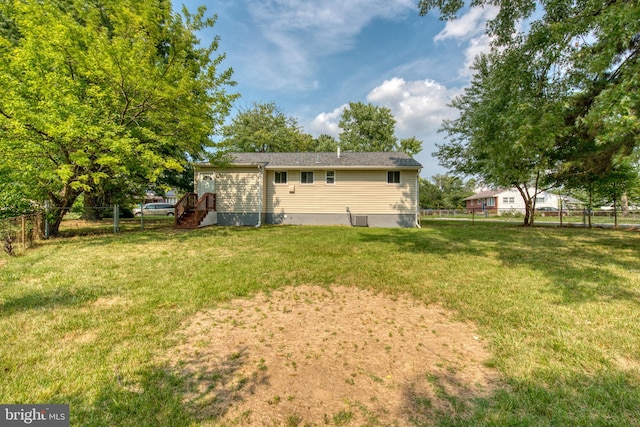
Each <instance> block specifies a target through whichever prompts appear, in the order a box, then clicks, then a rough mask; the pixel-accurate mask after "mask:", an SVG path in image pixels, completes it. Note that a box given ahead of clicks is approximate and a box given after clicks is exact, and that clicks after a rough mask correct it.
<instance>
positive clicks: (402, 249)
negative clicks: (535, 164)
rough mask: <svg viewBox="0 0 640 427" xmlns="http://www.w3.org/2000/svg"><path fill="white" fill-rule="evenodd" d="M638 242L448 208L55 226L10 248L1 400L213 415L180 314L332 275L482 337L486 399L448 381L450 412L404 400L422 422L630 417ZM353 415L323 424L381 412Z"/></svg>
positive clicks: (173, 418)
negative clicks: (415, 220)
mask: <svg viewBox="0 0 640 427" xmlns="http://www.w3.org/2000/svg"><path fill="white" fill-rule="evenodd" d="M639 254H640V233H638V232H634V231H622V230H607V229H592V230H586V229H578V228H563V229H560V228H547V227H540V228H538V227H535V228H531V229H525V228H522V227H519V226H517V225H515V224H504V223H482V222H476V223H475V225H473V226H472V225H471V224H470V223H461V222H456V221H451V222H447V221H429V222H428V223H426V225H425V226H424V227H423V228H422V229H367V228H347V227H284V226H283V227H271V226H269V227H263V228H260V229H254V228H223V227H210V228H205V229H201V230H196V231H177V230H166V229H164V230H162V229H159V230H145V231H138V232H130V233H121V234H115V235H113V234H110V235H98V236H82V237H73V238H64V239H51V240H49V241H47V242H44V243H42V244H41V245H39V246H37V247H36V248H34V249H31V250H28V251H26V252H24V253H23V254H21V255H20V256H18V257H8V256H3V257H1V258H0V403H66V404H69V405H70V408H71V422H72V425H82V426H85V425H89V426H103V425H118V426H121V425H123V426H127V425H130V426H145V425H149V426H152V425H185V426H186V425H195V426H200V425H218V421H220V420H219V418H218V417H219V414H217V413H206V414H205V415H203V413H202V412H197V411H194V410H193V406H192V405H189V404H188V403H185V402H189V396H191V395H192V394H193V392H194V388H195V389H197V388H198V380H199V377H197V376H196V377H194V376H193V375H192V376H189V374H186V373H185V371H184V370H180V369H175V367H174V366H172V365H171V364H170V363H168V362H167V358H166V357H165V356H166V355H167V354H173V353H174V352H175V349H176V348H178V347H179V346H180V345H183V344H185V342H186V341H188V337H185V336H184V334H183V331H184V328H185V324H187V323H189V321H190V320H192V319H196V318H198V316H201V315H202V313H207V312H208V310H213V309H217V308H219V307H225V306H227V305H229V304H231V303H232V302H233V301H236V299H237V298H245V299H249V300H251V299H253V298H254V296H255V295H257V294H261V295H262V291H267V294H266V295H269V294H273V293H276V292H280V291H282V290H285V289H289V287H291V286H295V287H302V286H304V287H306V288H305V289H308V287H321V288H325V289H332V288H338V287H340V288H347V289H361V290H365V291H373V292H375V293H376V295H385V296H387V297H388V298H389V301H394V300H395V299H397V298H410V299H412V300H415V301H418V302H420V303H421V304H422V303H424V305H426V307H442V308H443V310H446V312H447V313H451V316H452V317H451V321H452V322H460V324H461V325H467V326H469V325H471V326H473V328H475V329H474V330H477V334H478V335H479V336H480V337H482V342H483V343H484V344H485V345H486V348H487V351H488V353H489V354H490V358H489V359H488V360H485V361H484V362H483V363H484V365H483V366H484V367H485V368H486V369H487V370H495V371H496V372H497V374H498V377H499V380H497V381H496V384H495V387H494V388H492V390H491V393H490V395H489V396H485V395H483V396H475V397H474V396H470V397H469V396H466V397H465V398H464V399H462V398H456V396H453V395H452V392H451V391H447V390H445V389H443V388H441V389H440V391H441V394H442V395H443V396H444V397H442V396H441V397H442V398H443V399H444V400H447V401H449V403H451V405H449V406H447V407H446V410H443V409H442V408H443V406H442V405H437V404H432V401H433V399H432V400H428V399H426V398H423V397H421V396H420V395H412V396H411V399H413V401H414V403H416V405H417V404H422V406H420V405H417V406H416V407H419V408H418V410H420V411H422V414H420V415H421V416H414V417H413V418H412V420H413V424H415V425H422V424H425V425H470V424H472V425H616V426H617V425H637V422H638V419H639V418H640V353H639V351H638V349H640V274H639V273H640V257H639ZM349 302H350V301H346V303H347V304H348V303H349ZM309 303H311V302H309ZM252 310H259V307H253V308H252ZM398 316H399V317H402V316H403V313H402V312H399V313H398ZM212 327H215V325H214V326H212ZM436 332H437V331H434V334H435V333H436ZM389 334H391V333H389ZM402 339H403V340H404V341H407V342H411V340H412V339H413V337H412V336H411V335H409V334H405V335H404V336H403V338H402ZM203 348H205V347H204V346H203ZM232 355H233V356H231V359H234V358H236V356H235V355H236V353H232ZM239 357H240V354H239V353H238V354H237V358H239ZM294 367H295V366H294ZM427 368H428V367H426V366H425V374H424V375H425V377H426V378H427V379H428V380H430V381H431V380H433V377H432V376H430V374H429V372H428V370H427ZM369 376H370V377H371V379H373V380H374V382H379V381H378V380H380V381H384V378H383V377H381V378H377V377H376V376H375V375H373V374H370V375H369ZM209 380H210V381H209V382H208V383H207V384H208V386H211V384H212V381H213V380H212V379H209ZM357 380H358V378H356V380H355V381H354V382H357ZM348 381H350V379H347V383H346V384H344V383H343V384H344V387H347V388H348V387H349V386H350V384H349V382H348ZM202 383H203V384H204V383H205V381H204V379H203V381H202ZM200 385H202V384H200ZM276 397H277V399H276ZM280 400H283V401H286V400H287V398H286V396H284V395H278V396H275V395H274V396H272V398H271V399H270V400H269V404H270V405H272V406H273V405H275V404H277V403H278V402H279V401H280ZM356 400H357V399H353V401H356ZM276 401H278V402H276ZM367 405H369V406H367V408H369V409H370V408H371V403H370V402H369V403H367ZM362 406H363V405H361V406H360V414H362V413H363V412H365V410H367V408H365V409H362ZM354 408H355V409H354ZM414 409H415V408H414ZM350 411H352V412H350ZM356 412H358V409H357V405H352V406H349V407H348V408H345V410H344V411H340V412H334V413H331V414H328V416H327V417H326V418H325V420H324V423H322V424H328V425H349V424H353V425H362V424H366V425H379V424H380V422H379V421H377V419H376V418H375V417H370V418H368V421H367V422H366V423H362V422H360V423H358V424H356V423H355V421H353V419H354V418H355V417H354V414H355V413H356ZM350 414H351V415H350ZM414 415H415V414H414ZM304 423H305V413H297V414H291V415H290V416H289V417H288V418H287V419H286V420H285V421H283V422H282V423H281V424H282V425H305V424H304Z"/></svg>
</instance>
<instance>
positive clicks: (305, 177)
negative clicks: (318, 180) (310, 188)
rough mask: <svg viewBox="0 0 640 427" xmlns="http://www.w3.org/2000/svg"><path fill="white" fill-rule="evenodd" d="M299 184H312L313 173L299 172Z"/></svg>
mask: <svg viewBox="0 0 640 427" xmlns="http://www.w3.org/2000/svg"><path fill="white" fill-rule="evenodd" d="M300 184H313V171H309V172H307V171H303V172H300Z"/></svg>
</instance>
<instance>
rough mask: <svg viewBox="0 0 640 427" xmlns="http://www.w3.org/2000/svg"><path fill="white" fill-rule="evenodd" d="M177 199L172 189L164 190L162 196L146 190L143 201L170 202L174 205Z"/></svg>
mask: <svg viewBox="0 0 640 427" xmlns="http://www.w3.org/2000/svg"><path fill="white" fill-rule="evenodd" d="M177 201H178V195H177V194H176V192H175V191H174V190H169V191H167V192H166V194H165V195H164V197H162V196H159V195H157V194H156V193H154V192H152V191H147V192H146V194H145V197H144V203H171V204H172V205H175V204H176V202H177Z"/></svg>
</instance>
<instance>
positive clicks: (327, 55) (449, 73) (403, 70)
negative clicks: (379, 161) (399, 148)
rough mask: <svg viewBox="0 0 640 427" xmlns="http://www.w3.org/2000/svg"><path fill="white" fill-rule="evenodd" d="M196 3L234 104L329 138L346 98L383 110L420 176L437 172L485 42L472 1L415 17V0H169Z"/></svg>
mask: <svg viewBox="0 0 640 427" xmlns="http://www.w3.org/2000/svg"><path fill="white" fill-rule="evenodd" d="M173 3H174V7H175V8H176V9H181V7H182V5H185V6H186V7H187V8H188V9H189V10H190V11H192V12H195V10H196V9H197V7H198V6H199V5H202V4H204V5H206V6H207V15H208V16H211V15H213V14H217V15H218V21H217V23H216V25H215V26H214V27H213V28H212V29H209V30H208V31H207V32H205V33H202V34H200V37H201V40H202V42H203V43H209V42H210V41H211V40H212V39H213V37H214V36H216V35H218V36H220V38H221V41H220V46H219V50H218V52H219V53H225V54H226V59H225V61H224V63H223V64H224V66H225V67H231V68H233V70H234V80H235V81H236V82H237V83H238V85H237V86H236V87H235V90H236V91H237V92H238V93H240V94H241V98H240V99H239V100H238V101H237V102H236V104H235V105H236V109H235V110H234V113H233V114H235V113H236V112H237V111H238V109H240V110H243V109H247V108H249V107H251V105H252V104H253V103H254V102H258V103H267V102H275V104H276V105H277V106H278V107H280V109H281V110H282V112H283V113H285V114H286V115H287V116H291V117H295V118H296V120H297V121H298V124H299V125H301V126H302V127H303V129H304V131H305V132H306V133H310V134H311V135H313V136H318V135H320V134H322V133H327V134H330V135H333V136H335V137H338V134H339V130H340V129H339V128H338V125H337V124H338V121H339V117H340V114H341V111H342V109H343V108H344V107H345V105H346V104H348V103H349V102H358V101H360V102H365V103H372V104H374V105H378V106H385V107H388V108H390V109H391V112H392V113H393V115H394V117H395V119H396V121H397V123H396V135H397V136H398V137H399V138H407V137H411V136H415V137H416V138H418V139H420V140H422V141H423V148H422V152H421V153H420V154H418V155H417V156H416V159H417V160H418V161H419V162H421V163H422V165H423V170H422V176H424V177H430V176H433V175H435V174H442V173H446V170H445V169H444V168H442V167H441V166H439V165H438V161H437V159H435V158H433V157H432V155H431V154H432V153H433V151H435V149H436V144H437V143H441V142H443V141H444V140H445V135H444V134H442V133H438V132H437V131H438V129H439V128H440V126H441V123H442V120H443V119H447V118H453V117H455V115H456V111H455V110H453V109H451V108H449V107H447V104H449V103H450V101H451V100H452V98H453V97H454V96H456V95H458V94H459V93H461V91H462V89H463V88H464V87H465V86H467V85H468V84H469V80H470V77H471V71H470V69H469V66H470V65H471V63H472V59H473V57H474V56H475V54H477V53H478V52H481V51H483V50H486V49H487V45H488V39H487V37H486V36H485V35H484V28H485V22H486V19H487V18H491V17H493V16H495V12H496V11H495V9H491V8H488V9H471V10H467V11H466V12H464V13H463V14H461V15H460V16H459V19H458V20H456V21H453V22H449V23H445V22H442V21H439V20H438V19H437V16H436V15H434V14H431V15H429V16H426V17H420V16H418V8H417V1H416V0H324V1H321V2H316V1H309V0H219V1H211V0H208V1H207V0H173Z"/></svg>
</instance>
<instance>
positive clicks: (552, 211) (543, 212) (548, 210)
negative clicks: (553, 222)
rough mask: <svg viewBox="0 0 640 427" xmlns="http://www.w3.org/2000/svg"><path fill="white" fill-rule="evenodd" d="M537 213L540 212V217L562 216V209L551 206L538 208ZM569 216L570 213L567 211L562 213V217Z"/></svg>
mask: <svg viewBox="0 0 640 427" xmlns="http://www.w3.org/2000/svg"><path fill="white" fill-rule="evenodd" d="M536 212H538V213H539V214H540V216H560V209H558V208H553V207H550V206H543V207H541V208H536ZM568 214H569V213H568V212H567V211H562V216H567V215H568Z"/></svg>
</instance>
